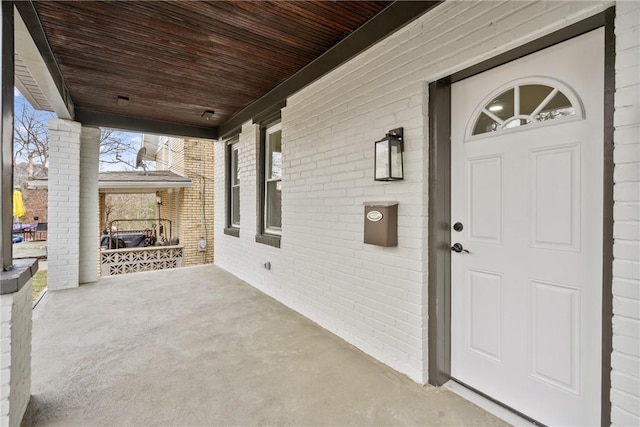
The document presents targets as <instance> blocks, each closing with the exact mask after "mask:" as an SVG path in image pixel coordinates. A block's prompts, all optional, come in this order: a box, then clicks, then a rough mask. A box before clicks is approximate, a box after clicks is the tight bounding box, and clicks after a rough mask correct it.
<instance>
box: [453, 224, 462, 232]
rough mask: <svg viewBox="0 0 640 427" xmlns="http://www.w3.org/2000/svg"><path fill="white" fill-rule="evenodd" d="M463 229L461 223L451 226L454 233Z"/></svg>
mask: <svg viewBox="0 0 640 427" xmlns="http://www.w3.org/2000/svg"><path fill="white" fill-rule="evenodd" d="M463 228H464V227H463V226H462V223H461V222H456V223H455V224H453V229H454V230H455V231H462V229H463Z"/></svg>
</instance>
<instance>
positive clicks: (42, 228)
mask: <svg viewBox="0 0 640 427" xmlns="http://www.w3.org/2000/svg"><path fill="white" fill-rule="evenodd" d="M47 224H48V223H46V222H39V223H38V224H37V225H36V229H35V233H34V234H35V236H34V240H46V238H47V237H46V236H47ZM43 233H44V238H43V237H42V234H43Z"/></svg>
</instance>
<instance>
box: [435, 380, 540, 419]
mask: <svg viewBox="0 0 640 427" xmlns="http://www.w3.org/2000/svg"><path fill="white" fill-rule="evenodd" d="M442 387H444V388H446V389H448V390H451V391H452V392H454V393H455V394H457V395H458V396H460V397H462V398H464V399H466V400H468V401H469V402H471V403H473V404H475V405H476V406H478V407H480V408H481V409H484V410H485V411H487V412H488V413H490V414H491V415H493V416H496V417H498V418H500V419H501V420H502V421H505V422H507V423H509V424H511V425H512V426H526V427H531V426H533V427H536V424H534V423H532V422H531V421H529V420H527V419H525V418H523V417H521V416H520V415H518V414H516V413H515V412H513V411H510V410H509V409H507V408H505V407H504V406H501V405H498V404H497V403H495V402H494V401H492V400H490V399H488V398H486V397H484V396H482V395H481V394H478V393H476V392H475V391H473V390H471V389H469V388H467V387H465V386H463V385H462V384H460V383H458V382H456V381H454V380H449V381H447V382H446V383H445V384H443V386H442Z"/></svg>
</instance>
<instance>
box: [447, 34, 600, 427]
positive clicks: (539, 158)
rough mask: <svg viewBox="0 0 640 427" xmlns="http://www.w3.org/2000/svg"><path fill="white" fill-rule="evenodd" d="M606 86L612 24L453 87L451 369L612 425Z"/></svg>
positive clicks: (521, 404) (573, 419) (548, 412)
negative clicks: (604, 351) (605, 271)
mask: <svg viewBox="0 0 640 427" xmlns="http://www.w3.org/2000/svg"><path fill="white" fill-rule="evenodd" d="M603 95H604V31H603V30H601V29H600V30H596V31H592V32H590V33H587V34H584V35H582V36H579V37H576V38H574V39H571V40H568V41H566V42H563V43H561V44H558V45H555V46H553V47H550V48H547V49H545V50H542V51H539V52H537V53H535V54H532V55H529V56H526V57H525V58H522V59H519V60H517V61H514V62H510V63H508V64H505V65H502V66H500V67H498V68H495V69H492V70H490V71H487V72H484V73H482V74H479V75H476V76H473V77H471V78H468V79H465V80H463V81H460V82H458V83H455V84H453V85H452V88H451V114H452V125H451V126H452V128H451V144H452V147H451V150H452V152H451V156H452V158H451V191H452V194H451V225H452V229H451V241H452V243H459V244H460V246H459V247H457V250H462V251H461V252H455V251H453V252H452V254H451V316H452V320H451V374H452V377H453V378H455V379H457V380H458V381H460V382H462V383H464V384H466V385H468V386H470V387H472V388H475V389H477V390H479V391H481V392H482V393H484V394H486V395H488V396H489V397H491V398H493V399H495V400H497V401H499V402H501V403H503V404H505V405H507V406H509V407H511V408H513V409H515V410H517V411H519V412H521V413H522V414H524V415H526V416H529V417H531V418H533V419H535V420H537V421H539V422H542V423H544V424H547V425H581V426H584V425H597V424H599V423H600V408H601V402H600V383H601V366H600V363H601V346H602V337H601V330H602V315H601V312H602V244H603V243H602V211H603V206H602V194H603V190H602V185H603V132H604V131H603V120H604V119H603V111H604V105H603V104H604V98H603ZM456 223H459V224H456ZM454 225H455V227H454ZM457 230H459V231H457ZM466 251H468V252H466Z"/></svg>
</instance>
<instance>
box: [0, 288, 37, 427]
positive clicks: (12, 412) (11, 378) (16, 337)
mask: <svg viewBox="0 0 640 427" xmlns="http://www.w3.org/2000/svg"><path fill="white" fill-rule="evenodd" d="M31 305H32V302H31V280H29V282H28V283H27V284H26V285H25V286H23V287H22V289H21V290H20V291H18V292H16V293H13V294H6V295H0V330H1V336H0V342H1V344H2V345H0V427H7V426H12V427H13V426H18V425H20V422H21V420H22V417H23V415H24V413H25V410H26V409H27V405H28V404H29V399H30V398H31V313H32V311H31Z"/></svg>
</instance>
